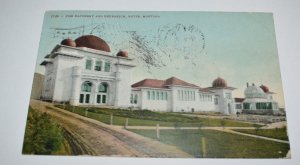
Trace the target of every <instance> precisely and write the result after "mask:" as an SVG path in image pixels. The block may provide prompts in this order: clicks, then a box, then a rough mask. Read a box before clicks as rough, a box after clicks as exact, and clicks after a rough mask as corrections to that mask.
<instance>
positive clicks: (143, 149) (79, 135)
mask: <svg viewBox="0 0 300 165" xmlns="http://www.w3.org/2000/svg"><path fill="white" fill-rule="evenodd" d="M30 106H31V107H32V108H33V109H36V110H39V111H41V112H46V113H48V114H49V115H51V116H52V117H53V118H54V119H55V120H56V121H57V122H58V123H59V124H61V125H62V126H63V127H64V129H65V130H66V131H67V137H66V139H67V140H68V141H69V143H70V146H71V148H72V152H73V154H75V155H97V156H118V157H119V156H122V157H193V156H192V155H190V154H188V153H186V152H184V151H182V150H180V149H178V148H177V147H175V146H170V145H166V144H163V143H160V142H159V141H157V140H153V139H150V138H146V137H143V136H140V135H137V134H135V133H132V132H130V131H127V130H125V129H122V128H117V127H113V126H109V125H106V124H104V123H101V122H99V121H96V120H93V119H89V118H86V117H83V116H80V115H77V114H74V113H71V112H68V111H65V110H62V109H59V108H56V107H54V106H53V104H51V103H47V102H41V101H38V100H31V101H30Z"/></svg>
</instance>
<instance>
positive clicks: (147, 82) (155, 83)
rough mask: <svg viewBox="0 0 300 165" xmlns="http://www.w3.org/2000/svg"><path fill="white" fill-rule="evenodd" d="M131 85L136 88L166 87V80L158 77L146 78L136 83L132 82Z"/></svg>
mask: <svg viewBox="0 0 300 165" xmlns="http://www.w3.org/2000/svg"><path fill="white" fill-rule="evenodd" d="M131 87H132V88H136V87H151V88H166V87H165V81H164V80H156V79H144V80H142V81H139V82H137V83H135V84H132V85H131Z"/></svg>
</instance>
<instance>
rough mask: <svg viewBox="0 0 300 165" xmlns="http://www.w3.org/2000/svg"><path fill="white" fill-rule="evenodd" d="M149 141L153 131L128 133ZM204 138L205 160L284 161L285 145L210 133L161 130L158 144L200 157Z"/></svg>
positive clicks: (153, 133)
mask: <svg viewBox="0 0 300 165" xmlns="http://www.w3.org/2000/svg"><path fill="white" fill-rule="evenodd" d="M130 131H133V132H135V133H138V134H141V135H143V136H146V137H150V138H152V139H155V138H156V132H155V131H154V130H130ZM202 137H205V138H206V148H207V154H206V155H207V157H209V158H280V157H285V155H286V153H287V152H288V150H289V145H288V144H284V143H277V142H272V141H267V140H262V139H256V138H251V137H246V136H241V135H235V134H230V133H224V132H219V131H213V130H176V131H174V130H161V131H160V141H161V142H163V143H166V144H170V145H175V146H177V147H178V148H181V149H182V150H184V151H186V152H188V153H190V154H193V155H194V156H195V157H201V155H202V153H201V138H202Z"/></svg>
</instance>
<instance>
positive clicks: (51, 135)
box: [23, 107, 64, 155]
mask: <svg viewBox="0 0 300 165" xmlns="http://www.w3.org/2000/svg"><path fill="white" fill-rule="evenodd" d="M63 131H64V130H63V128H62V127H61V126H60V125H58V124H57V123H56V122H55V121H53V119H51V118H50V116H49V115H48V114H47V113H40V112H37V111H36V110H33V109H32V108H31V107H29V112H28V117H27V125H26V132H25V137H24V144H23V153H24V154H37V155H44V154H53V153H55V151H58V150H59V149H60V148H61V147H62V145H63V143H64V132H63Z"/></svg>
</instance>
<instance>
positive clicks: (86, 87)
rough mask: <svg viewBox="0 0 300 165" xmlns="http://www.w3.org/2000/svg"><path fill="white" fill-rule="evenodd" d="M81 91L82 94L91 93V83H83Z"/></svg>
mask: <svg viewBox="0 0 300 165" xmlns="http://www.w3.org/2000/svg"><path fill="white" fill-rule="evenodd" d="M81 91H82V92H91V91H92V83H91V82H89V81H85V82H84V83H83V84H82V85H81Z"/></svg>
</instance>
